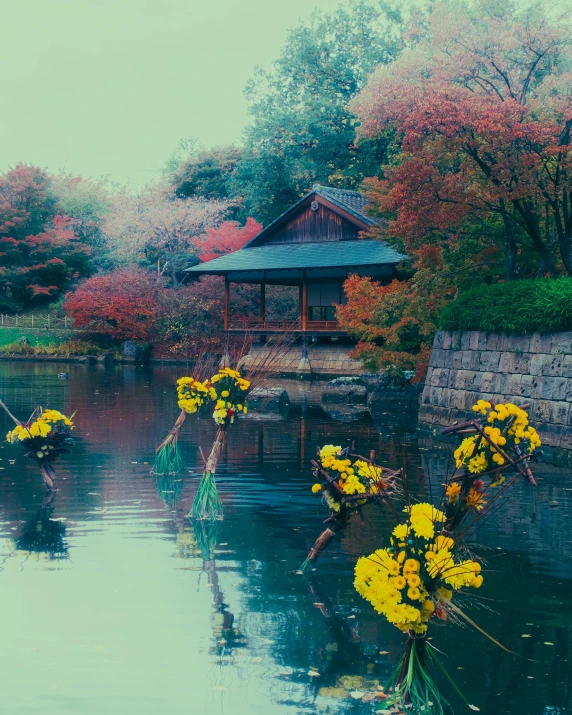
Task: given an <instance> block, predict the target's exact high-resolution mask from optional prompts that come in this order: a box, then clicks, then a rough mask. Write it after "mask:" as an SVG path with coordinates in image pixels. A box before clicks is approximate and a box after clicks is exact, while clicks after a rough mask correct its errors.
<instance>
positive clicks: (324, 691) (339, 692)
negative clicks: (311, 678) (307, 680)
mask: <svg viewBox="0 0 572 715" xmlns="http://www.w3.org/2000/svg"><path fill="white" fill-rule="evenodd" d="M318 695H321V696H322V697H324V698H347V697H348V691H347V690H344V688H333V687H332V688H320V689H319V690H318Z"/></svg>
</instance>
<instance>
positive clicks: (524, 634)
mask: <svg viewBox="0 0 572 715" xmlns="http://www.w3.org/2000/svg"><path fill="white" fill-rule="evenodd" d="M521 638H532V636H531V635H530V633H523V634H522V636H521Z"/></svg>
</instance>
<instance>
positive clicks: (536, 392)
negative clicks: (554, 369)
mask: <svg viewBox="0 0 572 715" xmlns="http://www.w3.org/2000/svg"><path fill="white" fill-rule="evenodd" d="M544 380H545V378H544V377H539V376H538V375H533V376H532V383H531V390H530V397H536V398H538V397H541V396H542V390H543V387H544Z"/></svg>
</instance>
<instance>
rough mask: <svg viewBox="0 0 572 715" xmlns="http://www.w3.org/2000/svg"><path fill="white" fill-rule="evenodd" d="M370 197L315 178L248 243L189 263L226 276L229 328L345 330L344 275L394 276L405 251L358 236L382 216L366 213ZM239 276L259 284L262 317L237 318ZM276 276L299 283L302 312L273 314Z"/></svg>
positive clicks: (307, 332) (305, 332)
mask: <svg viewBox="0 0 572 715" xmlns="http://www.w3.org/2000/svg"><path fill="white" fill-rule="evenodd" d="M365 204H366V200H365V198H364V197H363V196H362V195H361V194H360V193H359V192H357V191H346V190H343V189H335V188H331V187H328V186H320V185H319V184H315V185H314V186H313V188H312V190H311V191H310V192H309V193H308V194H306V196H304V197H303V198H302V199H300V201H298V202H297V203H295V204H294V205H293V206H291V207H290V208H289V209H288V210H287V211H285V212H284V213H283V214H282V215H281V216H279V217H278V218H277V219H276V220H275V221H273V222H272V223H271V224H269V225H268V226H267V227H266V228H265V229H263V230H262V231H261V232H260V233H259V234H258V235H257V236H255V237H254V238H253V239H252V240H251V241H249V242H248V243H247V244H246V245H245V246H244V247H243V248H241V249H240V250H238V251H235V252H234V253H230V254H228V255H226V256H221V257H220V258H215V259H213V260H211V261H207V262H205V263H202V264H199V265H197V266H193V267H192V268H189V269H187V271H188V272H189V273H190V274H191V276H197V277H198V276H199V275H218V276H224V279H225V304H224V327H225V330H226V331H228V332H229V333H244V332H249V333H252V334H258V335H269V334H272V333H276V332H281V331H284V330H294V331H295V332H297V333H299V334H300V336H301V337H303V338H306V337H307V336H312V337H313V338H314V339H315V337H320V336H343V335H345V333H344V331H343V330H341V329H340V326H339V325H338V322H337V320H336V316H335V311H336V308H335V306H336V305H338V304H340V303H343V302H344V301H345V296H344V292H343V283H344V281H345V280H346V278H347V277H348V275H350V274H352V273H356V274H358V275H362V276H372V277H374V278H376V279H377V280H381V281H382V282H384V281H387V282H388V281H390V280H391V279H392V277H393V275H394V272H395V266H396V265H397V264H398V263H400V262H401V261H402V260H403V259H404V258H405V256H402V255H401V254H400V253H398V252H397V251H395V250H394V249H393V248H392V247H391V246H389V245H388V244H387V243H385V242H383V241H374V240H367V239H359V233H360V231H367V230H368V229H369V228H370V227H371V226H372V225H374V224H375V223H376V220H375V219H373V218H371V217H370V216H368V215H367V214H365V213H364V211H363V209H364V206H365ZM235 282H236V283H255V284H259V285H260V315H259V317H256V318H249V319H240V320H238V319H231V315H230V284H231V283H235ZM270 284H274V285H290V286H297V287H298V288H299V315H298V317H297V318H296V319H295V320H290V321H273V320H267V318H266V286H267V285H270ZM304 342H305V340H304Z"/></svg>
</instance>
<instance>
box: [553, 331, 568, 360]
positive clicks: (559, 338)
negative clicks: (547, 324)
mask: <svg viewBox="0 0 572 715" xmlns="http://www.w3.org/2000/svg"><path fill="white" fill-rule="evenodd" d="M550 352H551V353H552V354H555V353H564V354H566V355H570V354H572V333H571V332H568V333H554V334H553V335H552V350H551V351H550Z"/></svg>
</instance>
